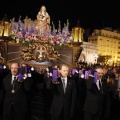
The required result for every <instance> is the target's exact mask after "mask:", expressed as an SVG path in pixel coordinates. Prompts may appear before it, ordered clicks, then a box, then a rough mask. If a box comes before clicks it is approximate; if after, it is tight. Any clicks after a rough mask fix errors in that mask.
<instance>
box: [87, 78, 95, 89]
mask: <svg viewBox="0 0 120 120" xmlns="http://www.w3.org/2000/svg"><path fill="white" fill-rule="evenodd" d="M93 80H94V77H91V76H89V79H87V80H86V88H87V89H88V90H91V89H92V86H93Z"/></svg>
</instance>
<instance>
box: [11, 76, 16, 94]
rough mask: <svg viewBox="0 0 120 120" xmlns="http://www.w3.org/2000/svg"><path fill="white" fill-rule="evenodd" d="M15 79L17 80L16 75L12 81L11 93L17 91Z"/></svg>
mask: <svg viewBox="0 0 120 120" xmlns="http://www.w3.org/2000/svg"><path fill="white" fill-rule="evenodd" d="M15 81H16V76H15V77H14V79H13V81H12V90H11V93H15Z"/></svg>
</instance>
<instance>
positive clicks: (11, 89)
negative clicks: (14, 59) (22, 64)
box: [0, 63, 31, 120]
mask: <svg viewBox="0 0 120 120" xmlns="http://www.w3.org/2000/svg"><path fill="white" fill-rule="evenodd" d="M18 68H19V64H18V63H12V64H11V73H10V74H9V75H7V76H6V77H5V78H4V79H3V84H2V88H1V90H0V103H2V101H3V120H25V115H26V112H27V98H26V91H29V90H30V88H31V82H30V81H29V78H28V77H27V75H26V74H24V76H23V79H22V80H20V79H19V76H18ZM15 77H16V78H15ZM19 80H20V81H19Z"/></svg>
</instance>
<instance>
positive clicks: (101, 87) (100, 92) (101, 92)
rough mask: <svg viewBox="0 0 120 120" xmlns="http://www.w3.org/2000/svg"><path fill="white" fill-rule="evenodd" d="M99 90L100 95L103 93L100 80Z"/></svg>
mask: <svg viewBox="0 0 120 120" xmlns="http://www.w3.org/2000/svg"><path fill="white" fill-rule="evenodd" d="M99 88H100V93H101V94H102V93H103V90H102V85H101V82H100V80H99Z"/></svg>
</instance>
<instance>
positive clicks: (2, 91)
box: [0, 79, 5, 105]
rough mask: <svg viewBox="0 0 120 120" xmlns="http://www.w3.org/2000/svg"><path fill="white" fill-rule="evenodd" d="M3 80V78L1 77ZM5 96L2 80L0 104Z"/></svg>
mask: <svg viewBox="0 0 120 120" xmlns="http://www.w3.org/2000/svg"><path fill="white" fill-rule="evenodd" d="M3 80H4V79H3ZM4 97H5V90H4V85H3V82H2V85H1V88H0V105H2V103H3V101H4Z"/></svg>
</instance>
